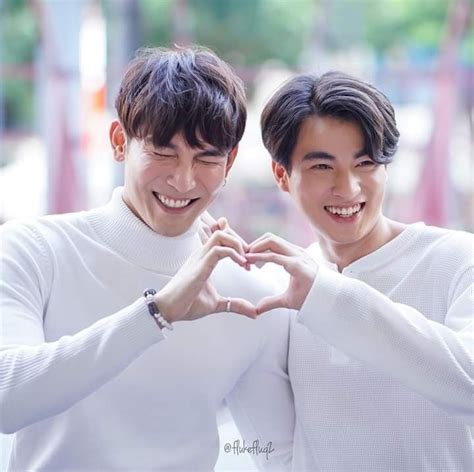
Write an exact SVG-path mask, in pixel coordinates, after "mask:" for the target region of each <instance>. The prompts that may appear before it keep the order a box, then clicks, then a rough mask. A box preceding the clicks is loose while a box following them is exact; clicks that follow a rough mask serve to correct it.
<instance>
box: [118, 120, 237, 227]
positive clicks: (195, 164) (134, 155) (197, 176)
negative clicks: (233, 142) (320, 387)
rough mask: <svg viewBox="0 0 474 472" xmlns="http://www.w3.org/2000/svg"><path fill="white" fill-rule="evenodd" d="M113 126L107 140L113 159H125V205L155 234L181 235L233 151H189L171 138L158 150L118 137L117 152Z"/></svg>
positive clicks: (212, 193) (207, 200) (215, 188)
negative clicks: (119, 144) (109, 140)
mask: <svg viewBox="0 0 474 472" xmlns="http://www.w3.org/2000/svg"><path fill="white" fill-rule="evenodd" d="M114 123H115V124H112V128H111V132H110V136H111V141H112V146H113V147H114V153H115V158H116V160H125V183H124V191H123V199H124V201H125V203H126V204H127V206H128V207H129V208H130V209H131V210H132V211H133V213H134V214H135V215H136V216H137V217H139V218H140V219H141V220H142V221H143V222H144V223H145V224H146V225H148V226H149V227H150V228H151V229H153V230H154V231H156V232H157V233H159V234H162V235H164V236H178V235H180V234H183V233H184V232H186V231H187V230H188V229H189V228H190V226H191V225H192V224H193V223H194V221H195V220H196V219H197V218H199V216H200V215H201V213H203V212H204V211H205V210H206V208H207V207H208V206H209V205H210V204H211V203H212V202H213V200H214V199H215V198H216V196H217V194H218V193H219V190H220V189H221V188H222V186H223V183H224V179H225V177H226V175H227V173H228V172H229V170H230V168H231V166H232V164H233V161H234V158H235V155H236V153H237V149H234V150H233V151H231V152H230V153H223V152H221V151H219V150H218V149H216V148H215V147H213V146H211V145H208V144H204V145H203V148H202V149H201V148H192V147H190V146H189V144H187V142H186V140H185V139H184V137H183V136H182V135H181V134H176V135H174V136H173V138H172V139H171V141H170V142H169V143H168V145H167V146H164V147H160V148H156V147H154V145H153V144H152V143H148V142H145V141H143V140H137V139H131V140H128V142H127V141H126V140H125V139H123V154H121V153H120V149H119V150H117V148H118V147H120V146H117V143H118V142H120V141H121V140H122V139H121V137H120V135H122V136H123V130H122V129H121V126H120V124H119V123H118V122H114ZM114 142H115V145H114Z"/></svg>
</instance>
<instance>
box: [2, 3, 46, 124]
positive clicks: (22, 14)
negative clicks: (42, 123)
mask: <svg viewBox="0 0 474 472" xmlns="http://www.w3.org/2000/svg"><path fill="white" fill-rule="evenodd" d="M0 6H1V8H0V43H1V46H0V48H1V49H0V58H1V59H0V60H1V67H2V76H1V81H2V83H1V87H0V93H1V94H2V97H1V98H2V99H1V101H0V103H1V106H2V117H3V120H4V123H3V126H5V127H6V128H31V127H32V123H33V107H32V103H33V82H32V80H28V78H26V79H25V78H24V77H21V76H20V77H19V75H20V74H18V72H17V71H19V70H21V71H23V73H24V71H26V70H28V69H30V68H31V67H32V62H33V58H34V55H35V51H36V49H35V48H36V44H37V42H38V30H37V24H36V20H35V17H34V13H33V11H32V9H31V4H30V2H27V1H26V0H3V2H1V3H0Z"/></svg>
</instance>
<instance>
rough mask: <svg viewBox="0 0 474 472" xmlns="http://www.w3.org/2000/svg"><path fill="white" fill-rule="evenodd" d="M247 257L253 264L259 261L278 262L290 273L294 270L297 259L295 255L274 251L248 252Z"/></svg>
mask: <svg viewBox="0 0 474 472" xmlns="http://www.w3.org/2000/svg"><path fill="white" fill-rule="evenodd" d="M245 257H246V259H247V261H248V262H250V263H251V264H255V263H258V262H263V263H265V264H266V263H268V262H272V263H273V264H278V265H280V266H282V267H283V268H284V269H285V270H286V271H287V272H288V273H290V274H291V273H292V272H293V271H294V267H295V260H294V258H293V257H290V256H283V255H281V254H276V253H274V252H257V253H247V254H246V256H245Z"/></svg>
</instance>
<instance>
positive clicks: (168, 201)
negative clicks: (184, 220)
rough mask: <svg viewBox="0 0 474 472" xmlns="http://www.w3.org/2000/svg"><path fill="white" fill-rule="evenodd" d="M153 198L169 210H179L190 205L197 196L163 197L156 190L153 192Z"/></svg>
mask: <svg viewBox="0 0 474 472" xmlns="http://www.w3.org/2000/svg"><path fill="white" fill-rule="evenodd" d="M153 195H154V196H155V198H156V199H157V200H158V201H159V202H160V203H161V204H162V205H163V206H164V207H165V208H169V209H171V210H179V209H182V208H186V207H189V206H191V205H192V204H193V203H194V202H196V201H197V200H199V198H191V199H189V198H188V199H174V198H170V197H165V196H164V195H161V194H160V193H158V192H153Z"/></svg>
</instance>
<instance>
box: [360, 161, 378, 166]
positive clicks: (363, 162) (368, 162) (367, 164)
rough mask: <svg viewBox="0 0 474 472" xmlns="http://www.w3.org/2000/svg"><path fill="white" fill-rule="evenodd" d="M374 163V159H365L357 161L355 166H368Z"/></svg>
mask: <svg viewBox="0 0 474 472" xmlns="http://www.w3.org/2000/svg"><path fill="white" fill-rule="evenodd" d="M374 165H375V162H374V161H371V160H367V161H362V162H359V163H358V164H357V166H356V167H369V166H374Z"/></svg>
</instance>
